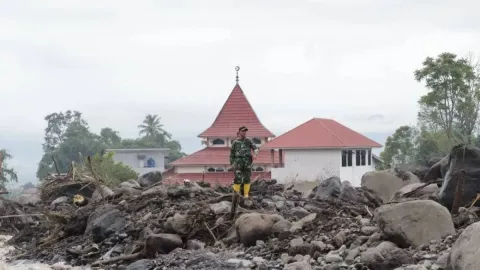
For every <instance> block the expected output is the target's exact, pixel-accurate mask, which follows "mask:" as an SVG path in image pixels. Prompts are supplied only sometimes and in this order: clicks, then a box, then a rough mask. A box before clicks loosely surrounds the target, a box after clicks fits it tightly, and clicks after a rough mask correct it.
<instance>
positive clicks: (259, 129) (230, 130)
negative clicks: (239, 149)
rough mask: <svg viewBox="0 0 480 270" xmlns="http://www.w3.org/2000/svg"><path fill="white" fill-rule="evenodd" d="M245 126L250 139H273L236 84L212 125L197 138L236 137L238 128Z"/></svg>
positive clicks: (272, 135)
mask: <svg viewBox="0 0 480 270" xmlns="http://www.w3.org/2000/svg"><path fill="white" fill-rule="evenodd" d="M241 126H246V127H247V128H248V136H250V137H275V135H274V134H273V133H272V132H270V130H268V129H267V128H265V127H264V126H263V124H262V123H261V122H260V120H259V119H258V117H257V114H256V113H255V111H254V110H253V108H252V105H250V102H248V100H247V97H246V96H245V94H244V93H243V90H242V88H240V85H238V83H237V84H236V85H235V87H234V88H233V90H232V92H231V93H230V96H229V97H228V99H227V101H226V102H225V104H224V105H223V107H222V109H221V110H220V112H219V113H218V115H217V118H216V119H215V121H214V122H213V124H212V125H211V126H210V127H209V128H208V129H207V130H205V131H204V132H202V133H201V134H200V135H198V137H200V138H204V137H232V138H235V137H237V132H238V128H239V127H241Z"/></svg>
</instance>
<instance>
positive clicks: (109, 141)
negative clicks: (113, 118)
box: [100, 127, 122, 148]
mask: <svg viewBox="0 0 480 270" xmlns="http://www.w3.org/2000/svg"><path fill="white" fill-rule="evenodd" d="M100 138H101V141H102V142H103V143H104V144H105V145H109V146H111V147H114V146H120V145H121V143H122V138H120V135H118V131H115V130H113V129H111V128H108V127H106V128H102V130H100ZM114 148H116V147H114Z"/></svg>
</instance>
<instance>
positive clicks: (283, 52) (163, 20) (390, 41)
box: [0, 0, 480, 181]
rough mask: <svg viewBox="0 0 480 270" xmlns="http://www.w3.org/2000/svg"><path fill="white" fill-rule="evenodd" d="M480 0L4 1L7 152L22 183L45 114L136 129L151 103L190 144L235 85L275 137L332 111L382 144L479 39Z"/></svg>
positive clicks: (129, 133) (1, 139)
mask: <svg viewBox="0 0 480 270" xmlns="http://www.w3.org/2000/svg"><path fill="white" fill-rule="evenodd" d="M479 8H480V2H478V1H473V0H472V1H466V0H465V1H461V0H459V1H447V0H435V1H433V0H422V1H418V0H417V1H413V0H388V1H387V0H290V1H285V0H242V1H239V0H236V1H230V0H218V1H198V0H197V1H194V0H191V1H181V0H175V1H160V0H157V1H121V0H115V1H106V0H104V1H93V0H82V1H63V0H58V1H48V0H42V1H37V0H31V1H26V0H18V1H11V0H0V100H1V108H2V113H1V114H0V123H1V124H0V132H1V136H0V143H1V145H0V148H7V149H9V150H10V152H11V153H12V154H13V155H14V156H15V159H14V160H13V161H11V162H10V163H11V164H12V165H14V166H15V168H16V169H17V170H18V171H19V172H20V177H21V179H22V180H28V181H29V180H31V179H32V178H33V177H34V173H35V171H36V167H37V163H38V161H39V159H40V157H41V154H42V150H41V143H42V142H43V131H44V128H45V121H44V116H45V115H47V114H49V113H52V112H59V111H62V110H68V109H72V110H79V111H81V112H82V113H83V114H84V116H85V118H86V119H87V121H88V122H89V124H90V126H91V128H92V130H93V131H95V132H98V131H99V130H100V129H101V128H102V127H105V126H108V127H111V128H113V129H116V130H118V131H120V133H121V135H122V136H123V137H135V136H137V134H138V130H137V129H136V127H137V125H138V124H139V123H140V122H141V121H142V119H143V118H144V116H145V115H146V114H147V113H152V114H158V115H160V116H161V117H162V121H163V124H164V125H165V128H166V129H167V130H168V131H170V132H171V133H172V134H173V136H174V137H175V138H176V139H178V140H180V142H181V143H182V145H183V146H184V148H185V150H186V151H187V152H192V151H194V150H197V149H199V148H200V147H201V145H200V142H199V141H200V140H199V139H198V138H197V137H196V136H197V135H198V134H199V133H200V132H202V131H203V130H204V129H205V128H207V127H208V126H209V125H210V124H211V123H212V121H213V120H214V118H215V116H216V114H217V113H218V111H219V110H220V108H221V106H222V105H223V102H224V101H225V100H226V98H227V96H228V95H229V93H230V91H231V90H232V88H233V86H234V84H235V71H234V67H235V66H236V65H239V66H240V67H241V70H240V85H241V86H242V88H243V90H244V92H245V94H246V95H247V97H248V99H249V100H250V102H251V103H252V105H253V106H254V108H255V109H256V112H257V114H258V115H259V117H260V119H261V121H262V122H263V123H264V125H265V126H267V127H268V128H269V129H270V130H272V131H273V132H274V133H276V134H277V135H280V134H281V133H283V132H285V131H287V130H289V129H291V128H293V127H295V126H297V125H298V124H300V123H302V122H304V121H307V120H309V119H310V118H312V117H329V118H333V119H335V120H337V121H339V122H341V123H342V124H345V125H346V126H348V127H351V128H353V129H355V130H357V131H359V132H362V133H364V134H367V135H371V136H372V137H375V138H373V139H377V140H379V142H380V143H382V144H383V143H384V141H383V140H384V139H385V137H386V136H388V135H389V134H391V133H392V132H393V131H394V130H395V129H396V128H397V127H398V126H400V125H405V124H414V123H415V118H416V114H417V100H418V98H419V96H420V95H421V94H422V93H424V91H425V90H424V88H423V86H422V85H421V84H420V83H417V82H415V80H414V78H413V71H414V70H415V69H417V68H419V67H420V66H421V63H422V61H423V60H424V58H425V57H427V56H436V55H438V54H439V53H441V52H445V51H449V52H453V53H457V54H458V55H461V56H463V55H465V54H467V53H468V52H469V51H474V52H477V53H478V51H475V50H478V49H479V48H480V32H479V31H478V29H479V28H478V27H479V22H480V19H478V9H479Z"/></svg>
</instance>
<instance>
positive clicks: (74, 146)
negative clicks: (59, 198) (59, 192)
mask: <svg viewBox="0 0 480 270" xmlns="http://www.w3.org/2000/svg"><path fill="white" fill-rule="evenodd" d="M72 115H73V117H72ZM72 118H73V120H72ZM45 120H46V121H47V128H46V129H45V144H44V155H43V157H42V159H41V160H40V163H39V166H38V169H37V177H38V178H39V179H43V178H45V177H46V176H47V175H48V174H50V173H54V172H56V168H55V165H54V162H53V158H54V159H55V161H56V163H57V168H58V171H59V172H60V173H66V172H68V170H69V168H70V166H71V163H72V161H75V160H77V157H78V156H79V154H80V155H82V156H85V157H86V156H91V155H94V154H95V153H98V152H100V151H102V150H103V149H105V147H106V144H104V143H103V141H102V137H101V136H99V135H97V134H94V133H92V132H90V130H89V127H88V124H87V122H86V121H85V120H83V119H82V114H81V113H80V112H74V113H73V114H72V113H71V112H70V111H67V113H65V114H64V113H62V112H60V113H53V114H50V115H48V116H47V117H45ZM52 127H53V128H52ZM52 142H55V143H52Z"/></svg>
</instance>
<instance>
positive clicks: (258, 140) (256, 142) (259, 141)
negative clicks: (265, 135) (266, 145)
mask: <svg viewBox="0 0 480 270" xmlns="http://www.w3.org/2000/svg"><path fill="white" fill-rule="evenodd" d="M252 141H253V142H254V143H255V144H262V140H260V139H259V138H253V139H252Z"/></svg>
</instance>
